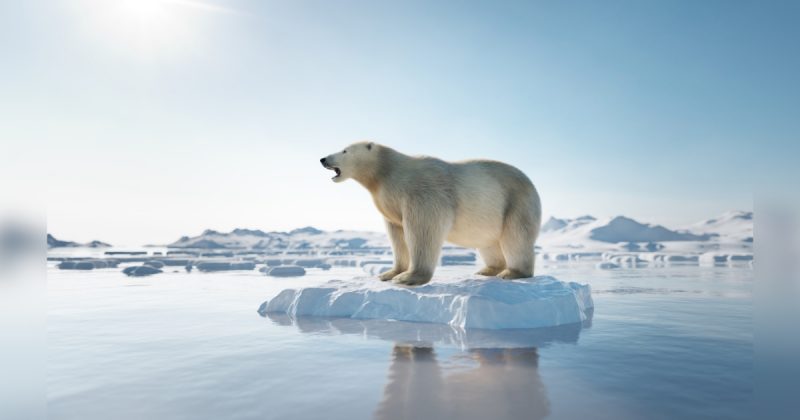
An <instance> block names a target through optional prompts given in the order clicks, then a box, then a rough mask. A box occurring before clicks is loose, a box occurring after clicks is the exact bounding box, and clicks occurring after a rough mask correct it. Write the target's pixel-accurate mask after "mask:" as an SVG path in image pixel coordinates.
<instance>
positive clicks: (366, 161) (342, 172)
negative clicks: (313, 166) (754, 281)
mask: <svg viewBox="0 0 800 420" xmlns="http://www.w3.org/2000/svg"><path fill="white" fill-rule="evenodd" d="M379 147H380V145H378V144H375V143H373V142H370V141H363V142H358V143H353V144H351V145H349V146H347V147H345V148H344V150H342V151H341V152H339V153H334V154H331V155H328V156H325V157H324V158H322V159H320V160H319V161H320V163H322V166H324V167H325V169H330V170H332V171H334V172H336V175H334V176H333V178H331V179H333V182H342V181H344V180H346V179H349V178H355V179H356V180H358V179H359V177H360V176H363V175H366V174H371V173H373V172H374V170H375V166H376V165H377V164H378V148H379Z"/></svg>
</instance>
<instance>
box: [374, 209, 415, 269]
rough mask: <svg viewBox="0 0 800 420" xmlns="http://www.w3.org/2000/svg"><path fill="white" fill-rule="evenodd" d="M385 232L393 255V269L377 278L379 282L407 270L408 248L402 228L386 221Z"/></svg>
mask: <svg viewBox="0 0 800 420" xmlns="http://www.w3.org/2000/svg"><path fill="white" fill-rule="evenodd" d="M386 231H387V232H388V233H389V239H391V241H392V253H393V254H394V267H392V269H391V270H389V271H387V272H385V273H383V274H381V275H380V276H378V278H379V279H381V281H388V280H391V279H393V278H394V277H395V276H397V275H398V274H400V273H402V272H404V271H406V270H408V246H406V239H405V236H404V235H405V234H404V233H403V227H402V226H398V225H395V224H393V223H391V222H389V221H388V220H387V221H386Z"/></svg>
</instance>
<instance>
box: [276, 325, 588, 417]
mask: <svg viewBox="0 0 800 420" xmlns="http://www.w3.org/2000/svg"><path fill="white" fill-rule="evenodd" d="M592 315H593V311H592V310H589V311H587V320H586V321H584V322H583V323H574V324H568V325H562V326H558V327H545V328H535V329H510V330H482V329H466V330H464V329H460V328H454V327H451V326H449V325H441V324H425V323H414V322H404V321H387V320H374V319H370V320H358V319H351V318H323V317H310V316H301V317H291V316H289V315H286V314H281V313H268V314H266V316H267V317H268V318H269V319H270V320H272V321H273V322H274V323H276V324H278V325H283V326H295V327H297V329H298V330H299V331H300V332H301V333H307V334H330V335H341V334H350V335H360V336H362V337H366V338H370V339H379V340H386V341H390V342H393V343H394V344H393V348H392V352H391V362H390V364H389V370H388V372H387V379H386V385H385V386H384V391H383V398H382V400H381V402H380V403H379V404H378V407H377V408H376V411H375V418H377V419H398V418H409V419H411V418H417V419H422V418H431V419H433V418H458V419H487V418H494V419H516V418H530V419H540V418H545V417H546V416H547V415H549V414H550V404H549V401H548V399H547V393H546V387H545V385H544V383H543V382H542V379H541V376H540V375H539V353H538V349H539V348H540V347H543V346H547V345H550V344H552V343H567V344H569V343H572V344H574V343H577V342H578V338H579V336H580V332H581V330H582V329H583V328H588V327H590V326H591V320H592ZM436 346H441V347H452V346H455V347H457V348H459V349H462V350H463V351H461V352H458V351H457V352H443V353H442V352H437V351H436V349H435V347H436ZM447 354H450V356H449V357H443V356H442V355H445V356H446V355H447ZM442 359H444V360H442Z"/></svg>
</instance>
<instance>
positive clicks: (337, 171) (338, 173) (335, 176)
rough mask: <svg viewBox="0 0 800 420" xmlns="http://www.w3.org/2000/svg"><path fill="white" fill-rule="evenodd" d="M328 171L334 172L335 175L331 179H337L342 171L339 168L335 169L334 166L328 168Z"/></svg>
mask: <svg viewBox="0 0 800 420" xmlns="http://www.w3.org/2000/svg"><path fill="white" fill-rule="evenodd" d="M328 169H330V170H332V171H334V172H336V175H334V176H333V177H332V178H331V179H336V178H339V177H340V176H341V175H342V171H341V170H340V169H339V168H337V167H335V166H331V167H328Z"/></svg>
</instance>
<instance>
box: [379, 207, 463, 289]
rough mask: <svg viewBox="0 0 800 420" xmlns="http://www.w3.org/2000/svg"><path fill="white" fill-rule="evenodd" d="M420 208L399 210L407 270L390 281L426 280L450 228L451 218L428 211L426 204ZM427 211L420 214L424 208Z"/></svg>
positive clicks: (411, 283) (416, 282)
mask: <svg viewBox="0 0 800 420" xmlns="http://www.w3.org/2000/svg"><path fill="white" fill-rule="evenodd" d="M419 209H420V210H422V211H414V210H413V206H412V210H411V211H409V212H407V213H404V214H403V232H404V233H405V240H406V244H407V245H408V254H409V259H410V261H409V267H408V271H406V272H404V273H401V274H398V275H397V276H395V277H394V278H393V279H392V283H396V284H403V285H406V286H417V285H421V284H425V283H428V282H429V281H431V278H433V271H434V270H435V269H436V263H437V262H438V261H439V253H440V252H441V251H442V245H443V244H444V238H445V236H446V234H447V232H448V231H449V230H450V226H451V224H452V218H451V217H449V216H448V215H444V214H436V212H430V210H431V209H430V208H429V207H426V206H420V207H419ZM426 211H427V212H429V213H428V214H424V213H425V212H426Z"/></svg>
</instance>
